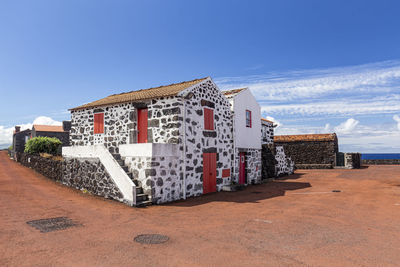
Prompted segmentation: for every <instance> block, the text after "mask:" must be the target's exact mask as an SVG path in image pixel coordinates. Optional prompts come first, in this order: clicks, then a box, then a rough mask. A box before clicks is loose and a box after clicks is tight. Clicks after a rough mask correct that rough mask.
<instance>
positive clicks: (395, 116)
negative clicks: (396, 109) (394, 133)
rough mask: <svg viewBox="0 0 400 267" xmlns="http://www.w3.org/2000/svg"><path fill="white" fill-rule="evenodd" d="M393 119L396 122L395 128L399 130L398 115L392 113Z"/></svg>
mask: <svg viewBox="0 0 400 267" xmlns="http://www.w3.org/2000/svg"><path fill="white" fill-rule="evenodd" d="M393 119H394V120H395V121H396V122H397V129H398V130H399V131H400V117H399V116H398V115H393Z"/></svg>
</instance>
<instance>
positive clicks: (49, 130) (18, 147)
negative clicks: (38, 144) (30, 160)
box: [11, 121, 71, 158]
mask: <svg viewBox="0 0 400 267" xmlns="http://www.w3.org/2000/svg"><path fill="white" fill-rule="evenodd" d="M70 128H71V122H70V121H63V125H62V126H51V125H39V124H34V125H33V126H32V129H26V130H23V131H21V127H20V126H15V130H14V133H13V145H12V146H13V149H12V151H11V156H12V157H14V158H15V156H14V155H15V154H16V153H17V152H18V153H22V152H24V150H25V144H26V142H27V141H28V140H29V139H30V138H33V137H38V136H42V137H46V136H47V137H57V138H58V139H59V140H60V141H61V142H62V146H69V130H70Z"/></svg>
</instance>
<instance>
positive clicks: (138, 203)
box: [136, 200, 153, 207]
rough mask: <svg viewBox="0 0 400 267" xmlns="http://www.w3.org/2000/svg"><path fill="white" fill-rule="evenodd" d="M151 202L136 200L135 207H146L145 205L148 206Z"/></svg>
mask: <svg viewBox="0 0 400 267" xmlns="http://www.w3.org/2000/svg"><path fill="white" fill-rule="evenodd" d="M151 204H153V203H152V202H151V200H145V201H139V202H136V207H146V206H150V205H151Z"/></svg>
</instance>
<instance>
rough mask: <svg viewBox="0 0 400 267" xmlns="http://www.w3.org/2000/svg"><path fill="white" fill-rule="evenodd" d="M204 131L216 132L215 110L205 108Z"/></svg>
mask: <svg viewBox="0 0 400 267" xmlns="http://www.w3.org/2000/svg"><path fill="white" fill-rule="evenodd" d="M204 130H211V131H214V110H212V109H209V108H204Z"/></svg>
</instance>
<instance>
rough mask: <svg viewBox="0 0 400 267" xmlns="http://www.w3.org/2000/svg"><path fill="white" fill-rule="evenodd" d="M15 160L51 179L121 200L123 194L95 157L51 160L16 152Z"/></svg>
mask: <svg viewBox="0 0 400 267" xmlns="http://www.w3.org/2000/svg"><path fill="white" fill-rule="evenodd" d="M16 157H17V161H18V162H19V163H21V164H22V165H24V166H26V167H29V168H32V169H34V170H35V171H37V172H38V173H40V174H42V175H44V176H46V177H47V178H50V179H52V180H56V181H60V182H62V183H63V184H65V185H67V186H69V187H73V188H76V189H79V190H81V189H86V190H87V191H88V192H90V193H92V194H95V195H99V196H102V197H105V198H110V199H115V200H118V201H122V200H123V195H122V193H121V192H120V190H119V189H118V187H117V186H116V185H115V183H114V181H113V180H112V179H111V177H110V175H109V174H108V172H107V171H106V170H105V169H104V166H103V164H101V162H100V161H99V160H97V159H68V158H67V159H64V161H57V160H52V159H49V158H44V157H41V156H39V155H33V154H26V153H17V155H16Z"/></svg>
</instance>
